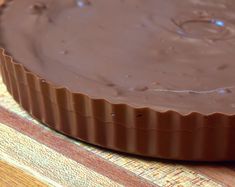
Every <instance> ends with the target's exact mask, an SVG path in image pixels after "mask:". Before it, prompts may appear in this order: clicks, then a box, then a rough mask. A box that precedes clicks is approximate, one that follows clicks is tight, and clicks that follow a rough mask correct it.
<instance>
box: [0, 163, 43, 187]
mask: <svg viewBox="0 0 235 187" xmlns="http://www.w3.org/2000/svg"><path fill="white" fill-rule="evenodd" d="M0 186H1V187H5V186H6V187H8V186H9V187H10V186H17V187H21V186H22V187H27V186H28V187H32V186H35V187H36V186H38V187H45V186H46V185H45V184H43V183H42V182H40V181H39V180H37V179H36V178H34V177H32V176H30V175H28V174H26V173H25V172H24V171H22V170H20V169H18V168H15V167H13V166H10V165H9V164H7V163H6V162H3V161H0Z"/></svg>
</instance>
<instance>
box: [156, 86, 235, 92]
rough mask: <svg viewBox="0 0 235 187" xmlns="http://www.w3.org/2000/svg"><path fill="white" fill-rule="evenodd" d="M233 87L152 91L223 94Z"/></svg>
mask: <svg viewBox="0 0 235 187" xmlns="http://www.w3.org/2000/svg"><path fill="white" fill-rule="evenodd" d="M234 88H235V86H228V87H221V88H216V89H212V90H171V89H152V91H155V92H169V93H178V94H213V93H216V94H225V93H231V92H232V91H231V89H234Z"/></svg>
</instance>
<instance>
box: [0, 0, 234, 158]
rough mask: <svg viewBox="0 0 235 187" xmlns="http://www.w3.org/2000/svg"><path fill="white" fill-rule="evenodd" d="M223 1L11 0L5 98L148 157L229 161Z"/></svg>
mask: <svg viewBox="0 0 235 187" xmlns="http://www.w3.org/2000/svg"><path fill="white" fill-rule="evenodd" d="M234 12H235V5H234V3H233V1H232V0H227V1H216V2H215V1H212V0H205V1H204V0H203V1H202V0H192V1H188V0H174V1H172V0H146V1H142V0H135V1H132V0H123V1H110V0H100V1H95V0H89V1H88V0H77V1H75V0H66V1H64V0H50V1H48V0H18V1H7V2H6V3H5V5H4V6H3V7H2V8H1V17H0V19H1V21H0V36H1V46H2V48H1V52H0V58H1V65H0V67H1V72H2V77H3V81H4V83H5V85H6V87H7V89H8V91H9V92H10V94H11V95H12V96H13V98H14V99H15V100H16V101H17V102H18V103H19V104H20V105H21V106H22V108H24V109H25V110H26V111H28V112H29V114H31V115H32V116H33V117H35V118H36V119H38V120H39V121H41V122H42V123H44V124H45V125H47V126H48V127H50V128H52V129H55V130H57V131H59V132H61V133H63V134H66V135H68V136H71V137H73V138H76V139H79V140H83V141H85V142H88V143H91V144H95V145H98V146H102V147H105V148H109V149H113V150H117V151H121V152H127V153H132V154H137V155H143V156H148V157H156V158H165V159H175V160H195V161H222V160H235V149H234V148H235V146H234V142H235V63H234V58H235V54H234V48H235V38H234V37H235V35H234V34H235V19H234V17H235V13H234Z"/></svg>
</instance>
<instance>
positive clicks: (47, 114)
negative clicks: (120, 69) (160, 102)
mask: <svg viewBox="0 0 235 187" xmlns="http://www.w3.org/2000/svg"><path fill="white" fill-rule="evenodd" d="M0 58H1V72H2V77H3V82H4V83H5V85H6V86H7V89H8V91H9V92H10V94H11V95H12V96H13V98H14V99H15V100H16V101H17V102H18V103H19V104H20V105H21V107H22V108H24V109H25V110H26V111H27V112H29V113H30V114H31V115H32V116H34V117H35V118H37V119H38V120H39V121H41V122H42V123H44V124H47V126H49V127H50V128H52V129H55V130H57V131H59V132H62V133H63V134H66V135H68V136H71V137H73V138H76V139H80V140H83V141H86V142H88V143H92V144H95V145H99V146H102V147H106V148H110V149H114V150H118V151H122V152H127V153H133V154H138V155H144V156H149V157H159V158H167V159H176V160H203V161H222V160H235V151H233V148H234V145H233V142H235V136H234V133H235V131H234V130H235V115H226V114H222V113H213V114H209V115H203V114H200V113H197V112H192V113H190V114H187V115H182V114H180V113H178V112H176V111H166V112H158V111H155V110H153V109H151V108H147V107H145V108H135V107H133V106H131V105H128V104H112V103H111V102H109V101H107V100H105V99H95V98H91V97H89V96H87V95H85V94H81V93H73V92H71V91H70V90H69V89H67V88H65V87H56V86H55V85H53V84H52V83H50V82H48V81H46V80H44V79H42V78H40V77H39V76H38V75H35V74H34V73H32V72H30V71H28V70H27V69H26V68H25V67H24V66H23V65H22V64H20V63H17V62H15V61H14V60H13V58H12V57H11V56H9V55H7V54H6V53H5V50H4V49H3V48H1V49H0ZM49 101H51V102H49Z"/></svg>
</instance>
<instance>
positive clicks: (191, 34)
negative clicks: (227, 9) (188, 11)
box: [171, 18, 235, 41]
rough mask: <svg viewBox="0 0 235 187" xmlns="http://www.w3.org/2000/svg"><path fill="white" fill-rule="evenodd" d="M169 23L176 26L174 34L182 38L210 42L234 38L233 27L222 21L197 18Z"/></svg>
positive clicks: (175, 20) (174, 20)
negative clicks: (207, 40)
mask: <svg viewBox="0 0 235 187" xmlns="http://www.w3.org/2000/svg"><path fill="white" fill-rule="evenodd" d="M171 22H172V23H173V24H174V25H176V26H177V29H176V33H177V34H178V35H180V36H181V37H184V38H193V39H209V40H212V41H217V40H228V39H232V38H234V31H235V27H234V25H233V24H231V23H229V22H228V21H226V20H223V19H217V18H210V19H209V18H206V19H205V18H198V19H187V20H180V21H178V20H177V19H174V18H172V19H171Z"/></svg>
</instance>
